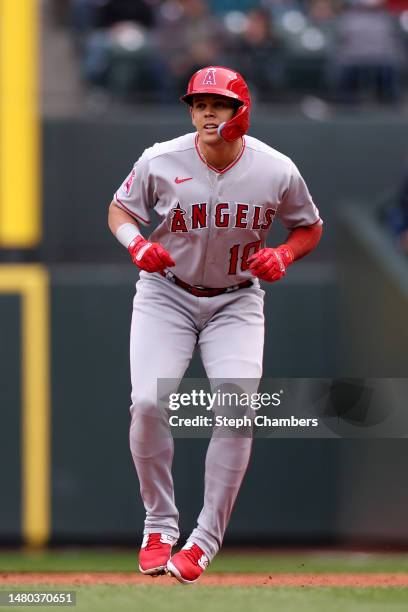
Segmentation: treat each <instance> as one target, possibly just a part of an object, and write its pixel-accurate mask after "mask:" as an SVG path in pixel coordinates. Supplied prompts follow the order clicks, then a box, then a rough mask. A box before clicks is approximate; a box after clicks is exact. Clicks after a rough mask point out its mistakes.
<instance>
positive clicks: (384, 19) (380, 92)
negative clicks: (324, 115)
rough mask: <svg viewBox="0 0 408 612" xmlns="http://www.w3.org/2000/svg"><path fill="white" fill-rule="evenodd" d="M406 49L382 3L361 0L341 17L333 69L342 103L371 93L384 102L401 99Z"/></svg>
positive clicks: (376, 0) (338, 23)
mask: <svg viewBox="0 0 408 612" xmlns="http://www.w3.org/2000/svg"><path fill="white" fill-rule="evenodd" d="M403 62H404V48H403V43H402V38H401V34H400V32H399V30H398V28H397V25H396V23H395V21H394V20H393V18H392V17H391V16H390V15H389V14H388V13H387V12H386V10H385V9H384V8H383V2H382V0H359V4H356V5H354V6H350V7H349V8H347V9H345V10H344V12H343V13H342V14H341V15H340V17H339V18H338V21H337V24H336V38H335V46H334V57H333V68H334V70H335V76H336V81H337V83H336V85H337V91H338V95H339V99H340V101H344V102H354V101H357V100H358V94H361V93H362V92H367V91H370V92H371V93H372V94H374V95H375V97H376V99H377V100H379V101H382V102H397V101H398V100H399V98H400V93H401V92H400V86H401V71H402V66H403Z"/></svg>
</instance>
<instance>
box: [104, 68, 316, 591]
mask: <svg viewBox="0 0 408 612" xmlns="http://www.w3.org/2000/svg"><path fill="white" fill-rule="evenodd" d="M182 100H183V101H184V102H185V103H186V104H187V105H188V107H189V110H190V115H191V120H192V124H193V126H194V128H195V132H193V133H189V134H185V135H183V136H180V137H178V138H175V139H174V140H170V141H168V142H162V143H158V144H155V145H154V146H152V147H151V148H148V149H146V150H145V151H144V153H143V155H142V156H141V157H140V158H139V160H138V161H137V162H136V163H135V165H134V166H133V168H132V170H131V172H130V174H129V176H128V177H127V178H126V179H125V181H124V182H123V184H122V185H121V186H120V187H119V189H118V190H117V192H116V193H115V195H114V199H113V201H112V203H111V205H110V208H109V227H110V229H111V231H112V232H113V234H114V235H115V236H116V237H117V239H118V240H119V242H121V243H122V244H123V245H124V246H125V247H126V248H127V249H128V251H129V253H130V255H131V258H132V261H133V263H134V264H135V265H136V266H137V267H138V268H139V269H140V278H139V280H138V282H137V284H136V295H135V298H134V304H133V317H132V325H131V335H130V362H131V379H132V396H131V397H132V405H131V408H130V412H131V425H130V448H131V452H132V456H133V460H134V464H135V467H136V471H137V474H138V478H139V482H140V491H141V496H142V499H143V503H144V506H145V510H146V520H145V525H144V538H143V542H142V546H141V550H140V554H139V569H140V571H141V572H143V573H144V574H150V575H158V574H160V573H164V572H165V571H167V572H169V573H170V574H171V575H173V576H174V577H175V578H176V579H177V580H179V581H180V582H182V583H185V584H189V583H192V582H195V581H196V580H197V579H198V578H199V577H200V575H201V574H202V572H203V571H204V569H205V568H206V567H207V565H208V563H210V562H211V560H212V559H213V557H214V556H215V554H216V553H217V552H218V550H219V549H220V546H221V543H222V540H223V536H224V533H225V529H226V527H227V524H228V520H229V518H230V514H231V511H232V507H233V505H234V502H235V499H236V497H237V494H238V491H239V488H240V485H241V482H242V479H243V477H244V474H245V471H246V469H247V465H248V461H249V457H250V452H251V443H252V440H251V436H250V435H245V436H223V435H216V428H215V429H214V433H213V436H212V438H211V440H210V443H209V446H208V450H207V455H206V461H205V491H204V505H203V509H202V511H201V513H200V515H199V517H198V520H197V526H196V528H195V529H194V530H193V532H192V533H191V535H190V537H189V538H188V541H187V543H186V544H185V546H183V548H182V549H181V550H180V551H179V552H177V553H176V554H174V555H172V547H173V546H174V545H175V544H176V542H177V540H178V538H179V529H178V517H179V514H178V510H177V507H176V505H175V500H174V489H173V480H172V474H171V465H172V458H173V439H172V436H171V435H170V429H169V423H168V419H167V418H163V414H162V413H161V412H160V410H159V408H158V399H157V380H158V379H173V380H176V381H180V380H181V378H182V377H183V375H184V372H185V371H186V369H187V366H188V364H189V362H190V360H191V357H192V354H193V351H194V349H195V347H196V346H197V347H198V349H199V350H200V353H201V358H202V361H203V364H204V367H205V370H206V373H207V376H208V378H209V380H210V381H214V380H219V379H229V380H230V379H233V380H236V381H239V380H240V379H251V381H253V390H254V391H256V388H257V386H258V383H259V380H260V378H261V374H262V356H263V343H264V315H263V296H264V291H263V290H262V289H261V288H260V282H259V280H263V281H266V282H276V281H278V280H280V279H282V278H283V277H284V276H285V274H286V270H287V268H288V267H289V266H291V265H292V264H293V263H294V262H295V261H296V260H298V259H300V258H301V257H303V256H304V255H306V254H307V253H309V252H310V251H311V250H312V249H314V248H315V247H316V245H317V244H318V242H319V239H320V236H321V232H322V221H321V219H320V217H319V212H318V209H317V208H316V206H315V204H314V203H313V200H312V198H311V196H310V193H309V191H308V189H307V187H306V184H305V182H304V180H303V179H302V177H301V175H300V173H299V170H298V169H297V167H296V166H295V164H294V163H293V162H292V161H291V160H290V159H289V158H288V157H286V156H285V155H282V154H281V153H279V152H278V151H276V150H275V149H272V148H271V147H269V146H268V145H266V144H264V143H263V142H261V141H260V140H257V139H256V138H252V137H250V136H247V135H246V133H247V130H248V128H249V118H250V109H251V99H250V94H249V91H248V87H247V85H246V83H245V81H244V79H243V78H242V76H241V75H240V74H238V73H237V72H235V71H234V70H231V69H229V68H225V67H221V66H209V67H206V68H202V69H201V70H199V71H198V72H196V73H195V74H194V75H193V76H192V78H191V80H190V82H189V84H188V89H187V93H186V95H184V96H183V97H182ZM153 209H154V210H155V211H156V213H157V214H158V216H159V219H160V223H159V225H158V227H157V229H155V230H154V232H153V233H152V234H151V236H149V238H148V239H145V238H144V237H143V236H142V235H141V233H140V229H139V228H140V225H149V223H150V220H151V216H152V211H153ZM275 219H279V221H280V222H281V223H283V225H284V226H285V227H286V228H287V229H288V230H289V233H288V237H287V239H286V242H285V243H284V244H281V245H279V246H277V247H274V248H272V247H266V238H267V235H268V232H269V230H270V228H271V226H272V224H273V223H274V221H275Z"/></svg>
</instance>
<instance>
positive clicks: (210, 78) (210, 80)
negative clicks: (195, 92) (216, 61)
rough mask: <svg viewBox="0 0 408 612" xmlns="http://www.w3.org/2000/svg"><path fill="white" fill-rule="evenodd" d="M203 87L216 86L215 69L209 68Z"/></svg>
mask: <svg viewBox="0 0 408 612" xmlns="http://www.w3.org/2000/svg"><path fill="white" fill-rule="evenodd" d="M203 85H216V82H215V68H208V70H207V72H206V73H205V77H204V81H203Z"/></svg>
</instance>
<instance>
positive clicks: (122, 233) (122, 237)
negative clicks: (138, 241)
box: [115, 223, 141, 249]
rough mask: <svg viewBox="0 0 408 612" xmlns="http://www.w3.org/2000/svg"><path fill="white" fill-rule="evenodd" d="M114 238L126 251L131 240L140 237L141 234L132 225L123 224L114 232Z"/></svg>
mask: <svg viewBox="0 0 408 612" xmlns="http://www.w3.org/2000/svg"><path fill="white" fill-rule="evenodd" d="M115 236H116V238H117V239H118V240H119V242H120V243H121V244H123V246H124V247H125V248H126V249H127V248H128V246H129V244H130V243H131V242H132V240H134V239H135V238H136V236H141V233H140V232H139V230H138V228H137V226H136V225H133V223H123V225H120V226H119V227H118V229H117V230H116V234H115Z"/></svg>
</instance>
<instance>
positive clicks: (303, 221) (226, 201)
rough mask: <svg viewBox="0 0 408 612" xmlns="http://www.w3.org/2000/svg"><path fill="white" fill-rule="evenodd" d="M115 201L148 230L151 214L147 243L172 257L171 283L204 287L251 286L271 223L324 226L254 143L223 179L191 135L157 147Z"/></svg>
mask: <svg viewBox="0 0 408 612" xmlns="http://www.w3.org/2000/svg"><path fill="white" fill-rule="evenodd" d="M114 200H115V202H116V204H117V205H118V206H120V207H121V208H123V209H124V210H125V211H126V212H128V213H129V214H131V215H132V216H133V217H134V218H135V219H136V220H137V221H138V222H141V223H142V224H145V225H148V224H149V223H150V221H151V212H152V210H153V209H154V210H155V211H156V212H157V213H158V215H159V217H160V221H161V222H160V224H159V226H158V227H157V228H156V229H155V230H154V232H153V233H152V235H151V236H150V238H149V239H150V240H151V241H154V242H160V243H161V244H162V245H163V246H164V248H165V249H166V250H167V251H168V252H169V253H170V255H171V256H172V257H173V259H174V261H175V262H176V265H175V267H174V268H172V272H173V273H174V274H175V275H176V276H178V277H179V278H181V279H182V280H184V281H185V282H187V283H189V284H191V285H203V286H206V287H226V286H229V285H235V284H236V283H239V282H241V281H243V280H246V279H248V278H253V277H252V275H251V273H250V271H249V270H248V264H247V259H248V257H249V256H250V255H252V254H253V253H254V252H256V251H258V250H259V249H260V248H263V247H264V246H265V243H266V237H267V234H268V231H269V229H270V227H271V225H272V223H273V221H274V220H275V218H276V217H277V218H279V220H280V221H281V222H282V223H283V225H284V226H285V227H287V228H288V229H293V228H295V227H298V226H302V225H313V224H314V223H321V220H320V217H319V211H318V209H317V208H316V206H315V204H314V203H313V200H312V197H311V195H310V193H309V191H308V189H307V186H306V184H305V182H304V180H303V178H302V176H301V175H300V173H299V170H298V169H297V167H296V166H295V164H294V163H293V162H292V161H291V159H290V158H289V157H286V156H285V155H283V154H282V153H279V152H278V151H276V150H275V149H273V148H272V147H269V146H268V145H266V144H264V143H263V142H261V141H260V140H257V139H256V138H252V137H251V136H245V137H244V138H243V146H242V150H241V152H240V154H239V156H238V157H237V159H236V160H235V161H234V162H233V163H232V164H230V165H229V166H228V167H227V168H225V169H224V170H222V171H219V170H217V169H216V168H213V167H212V166H210V165H209V164H207V162H206V160H205V159H204V158H203V156H202V154H201V152H200V149H199V147H198V137H197V134H196V133H191V134H186V135H184V136H181V137H179V138H175V139H174V140H170V141H168V142H162V143H158V144H155V145H154V146H153V147H150V148H149V149H146V150H145V152H144V153H143V155H142V156H141V157H140V159H139V160H138V161H137V162H136V163H135V165H134V167H133V169H132V171H131V173H130V175H129V176H128V177H127V178H126V180H125V181H124V183H123V184H122V185H121V187H120V188H119V189H118V191H117V192H116V193H115V195H114Z"/></svg>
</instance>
